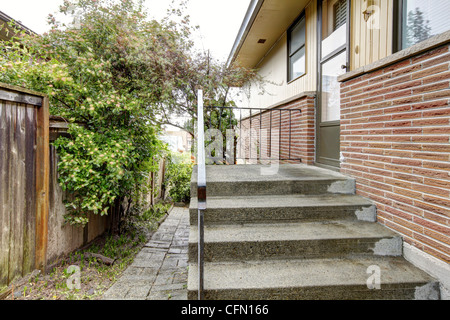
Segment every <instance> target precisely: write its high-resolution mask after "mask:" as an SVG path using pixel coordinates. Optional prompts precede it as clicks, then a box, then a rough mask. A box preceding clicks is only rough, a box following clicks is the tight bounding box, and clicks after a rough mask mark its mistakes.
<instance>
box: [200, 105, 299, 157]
mask: <svg viewBox="0 0 450 320" xmlns="http://www.w3.org/2000/svg"><path fill="white" fill-rule="evenodd" d="M205 109H210V110H214V109H219V110H220V115H222V110H225V109H229V110H231V111H232V112H234V111H237V110H239V116H240V119H239V120H238V119H236V120H238V123H239V130H242V122H243V121H244V120H247V119H248V120H249V124H250V129H251V128H252V119H253V118H254V121H258V118H259V136H260V137H261V130H262V125H261V123H262V116H263V115H265V114H267V113H268V114H269V115H270V116H269V117H270V124H269V128H268V129H269V130H270V131H269V137H270V138H269V146H268V148H269V151H268V152H269V154H271V150H272V114H273V112H276V113H278V114H276V115H278V116H279V123H280V125H279V126H278V139H279V141H278V145H279V146H281V135H282V134H281V132H282V126H281V123H282V117H281V115H282V113H283V112H288V113H289V121H288V122H289V143H288V146H289V154H288V157H287V158H281V157H278V158H271V157H262V156H258V155H256V157H252V154H251V150H250V156H249V157H244V158H239V157H236V158H235V159H236V160H259V161H269V160H279V161H299V162H302V159H301V158H292V157H291V148H292V144H291V140H292V113H293V112H297V113H299V114H300V115H301V114H302V110H301V109H287V108H286V109H285V108H273V109H267V108H241V107H225V106H206V107H205ZM243 110H245V111H247V112H248V114H247V115H246V116H244V117H242V111H243ZM252 111H256V113H252ZM221 121H222V118H221V116H220V117H219V128H220V127H221ZM231 124H232V118H231V115H230V119H229V125H230V127H231ZM209 127H210V128H211V118H210V122H209ZM251 139H252V136H251V135H250V144H252V142H251ZM260 144H261V143H260ZM239 149H240V150H242V146H239ZM223 159H224V160H225V156H223Z"/></svg>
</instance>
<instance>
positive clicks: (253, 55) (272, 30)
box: [229, 0, 311, 68]
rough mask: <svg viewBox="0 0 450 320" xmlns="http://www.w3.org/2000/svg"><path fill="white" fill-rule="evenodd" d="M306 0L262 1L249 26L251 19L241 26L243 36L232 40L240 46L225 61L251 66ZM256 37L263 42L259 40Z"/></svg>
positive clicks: (292, 20)
mask: <svg viewBox="0 0 450 320" xmlns="http://www.w3.org/2000/svg"><path fill="white" fill-rule="evenodd" d="M310 1H311V0H264V2H263V4H262V6H261V7H260V9H259V12H258V13H257V15H256V18H255V19H254V21H253V24H251V25H250V23H251V21H249V22H248V24H247V25H246V26H243V27H245V28H246V31H247V32H240V35H242V34H243V35H244V36H245V35H246V37H245V39H239V38H238V39H236V43H239V42H240V43H241V45H240V47H238V48H237V50H236V52H233V53H232V55H233V56H231V57H230V59H231V61H229V62H230V63H231V62H237V64H239V65H241V66H243V67H247V68H254V67H255V66H256V65H257V63H258V62H259V61H260V60H261V59H262V58H263V57H264V55H265V54H266V53H267V51H269V50H270V48H272V46H273V45H274V44H275V42H276V41H277V40H278V39H279V38H280V37H281V36H282V35H283V33H284V32H285V31H286V30H287V29H288V28H289V26H290V25H291V24H292V23H293V22H294V20H295V19H296V18H297V17H298V16H299V15H300V14H301V13H302V11H303V9H304V8H305V7H306V5H307V4H308V3H309V2H310ZM256 9H257V8H256ZM250 13H251V12H250ZM248 14H249V13H248ZM241 31H242V30H241ZM260 40H265V42H264V43H260V42H261V41H260Z"/></svg>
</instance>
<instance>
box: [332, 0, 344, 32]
mask: <svg viewBox="0 0 450 320" xmlns="http://www.w3.org/2000/svg"><path fill="white" fill-rule="evenodd" d="M333 11H334V12H333V18H334V19H333V20H334V21H333V31H336V30H337V29H339V27H340V26H343V25H344V24H345V23H346V22H347V0H339V1H338V2H336V3H335V4H334V6H333Z"/></svg>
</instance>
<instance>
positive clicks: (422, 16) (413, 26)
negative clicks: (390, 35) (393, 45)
mask: <svg viewBox="0 0 450 320" xmlns="http://www.w3.org/2000/svg"><path fill="white" fill-rule="evenodd" d="M449 10H450V1H449V0H402V1H401V5H400V14H401V32H400V41H401V45H400V49H406V48H409V47H410V46H412V45H414V44H416V43H419V42H421V41H424V40H426V39H428V38H431V37H432V36H434V35H437V34H440V33H442V32H445V31H447V30H450V19H449V16H448V12H449Z"/></svg>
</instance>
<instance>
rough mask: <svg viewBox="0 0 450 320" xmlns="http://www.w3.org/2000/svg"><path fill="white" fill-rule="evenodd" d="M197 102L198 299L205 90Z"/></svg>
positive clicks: (200, 288)
mask: <svg viewBox="0 0 450 320" xmlns="http://www.w3.org/2000/svg"><path fill="white" fill-rule="evenodd" d="M197 99H198V104H197V152H198V154H197V200H198V252H197V255H198V300H202V299H203V278H204V272H203V271H204V270H203V260H204V259H203V256H204V251H203V248H204V230H203V228H204V212H205V210H206V162H205V120H204V117H203V91H202V90H198V96H197Z"/></svg>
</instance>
